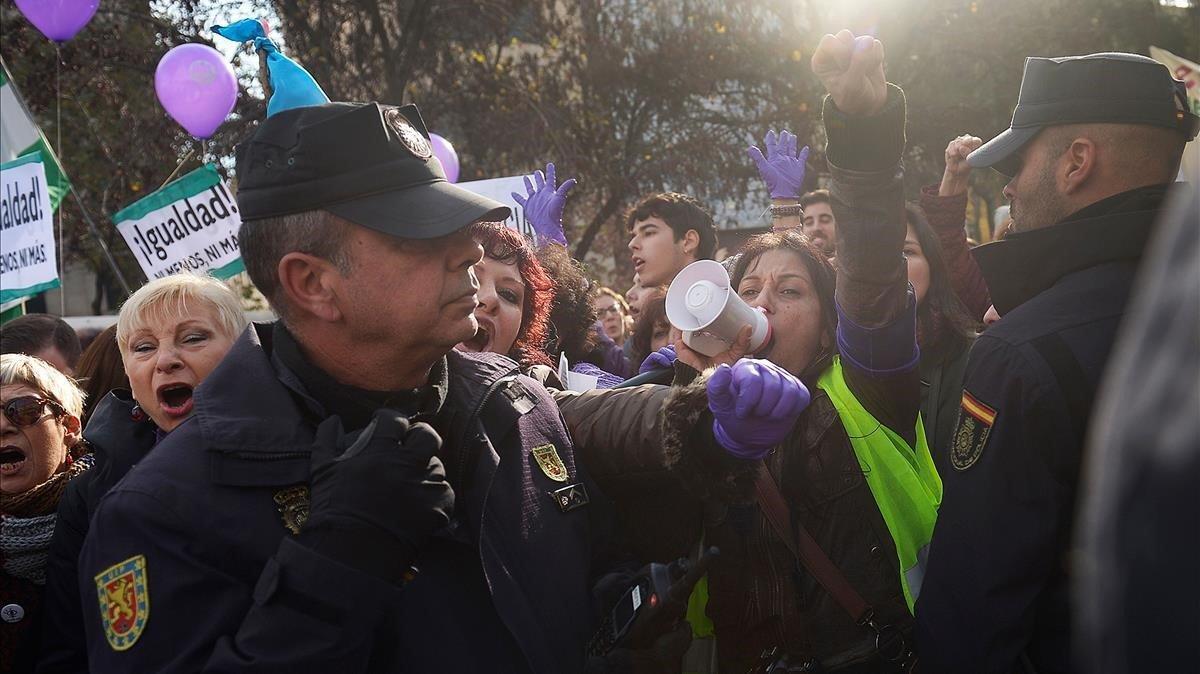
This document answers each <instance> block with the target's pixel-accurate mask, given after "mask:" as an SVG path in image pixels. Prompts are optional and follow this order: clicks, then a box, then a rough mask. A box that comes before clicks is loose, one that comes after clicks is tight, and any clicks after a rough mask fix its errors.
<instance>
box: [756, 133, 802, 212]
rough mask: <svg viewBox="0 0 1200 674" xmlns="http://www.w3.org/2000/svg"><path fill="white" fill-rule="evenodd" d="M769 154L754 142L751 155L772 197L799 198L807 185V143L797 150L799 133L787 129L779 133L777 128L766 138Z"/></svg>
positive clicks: (765, 142) (764, 140)
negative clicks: (805, 180) (776, 132)
mask: <svg viewBox="0 0 1200 674" xmlns="http://www.w3.org/2000/svg"><path fill="white" fill-rule="evenodd" d="M763 142H764V144H765V145H766V146H767V156H765V157H764V156H763V153H762V150H760V149H758V148H757V147H754V146H751V147H750V149H749V150H748V152H749V154H750V158H751V159H753V160H754V163H755V165H757V166H758V175H760V176H761V177H762V179H763V182H765V183H766V184H767V189H768V190H770V191H771V198H772V199H797V198H799V197H800V190H801V188H802V187H803V186H804V170H805V162H806V161H808V146H807V145H805V146H804V149H803V150H800V152H799V153H797V152H796V135H795V134H792V133H789V132H788V131H787V129H784V130H783V131H782V132H781V133H780V134H779V135H778V136H776V135H775V131H774V129H772V130H771V131H768V132H767V137H766V138H764V139H763Z"/></svg>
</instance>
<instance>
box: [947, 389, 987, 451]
mask: <svg viewBox="0 0 1200 674" xmlns="http://www.w3.org/2000/svg"><path fill="white" fill-rule="evenodd" d="M995 421H996V410H994V409H992V408H991V407H988V406H987V405H985V404H983V403H981V402H979V399H978V398H976V397H975V396H973V395H971V394H970V393H969V392H967V391H965V390H964V391H963V397H962V407H961V408H960V409H959V411H958V426H957V427H956V428H955V429H954V446H953V447H952V448H951V449H950V465H952V466H954V469H955V470H966V469H968V468H970V467H971V466H974V465H975V462H976V461H978V460H979V457H980V456H981V455H982V454H983V448H984V446H985V445H987V441H988V434H990V433H991V432H992V424H993V423H994V422H995Z"/></svg>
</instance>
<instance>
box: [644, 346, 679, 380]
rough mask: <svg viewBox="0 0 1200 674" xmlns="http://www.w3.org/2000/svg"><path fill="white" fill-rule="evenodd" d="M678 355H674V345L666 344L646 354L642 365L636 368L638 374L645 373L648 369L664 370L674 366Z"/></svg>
mask: <svg viewBox="0 0 1200 674" xmlns="http://www.w3.org/2000/svg"><path fill="white" fill-rule="evenodd" d="M678 357H679V356H677V355H675V347H674V346H672V345H670V344H668V345H666V346H664V347H663V348H661V349H659V350H658V351H655V352H654V353H652V354H650V355H649V356H646V360H643V361H642V366H641V367H639V368H638V374H646V373H647V372H649V371H650V370H665V369H667V368H669V367H674V365H675V359H676V358H678Z"/></svg>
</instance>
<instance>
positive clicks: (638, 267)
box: [633, 255, 646, 274]
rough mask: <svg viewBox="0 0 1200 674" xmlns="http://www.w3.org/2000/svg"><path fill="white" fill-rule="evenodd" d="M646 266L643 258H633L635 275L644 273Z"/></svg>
mask: <svg viewBox="0 0 1200 674" xmlns="http://www.w3.org/2000/svg"><path fill="white" fill-rule="evenodd" d="M644 266H646V261H645V260H643V259H642V258H640V257H638V256H636V255H634V256H633V271H634V273H637V274H640V273H642V267H644Z"/></svg>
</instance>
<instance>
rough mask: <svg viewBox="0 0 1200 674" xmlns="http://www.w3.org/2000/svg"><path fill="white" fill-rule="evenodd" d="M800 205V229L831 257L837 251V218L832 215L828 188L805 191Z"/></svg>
mask: <svg viewBox="0 0 1200 674" xmlns="http://www.w3.org/2000/svg"><path fill="white" fill-rule="evenodd" d="M800 206H801V208H803V209H804V215H803V216H801V225H800V226H801V231H803V232H804V234H805V236H807V237H808V238H809V239H812V242H813V243H815V244H817V245H818V246H820V248H821V250H822V251H824V252H825V256H826V257H833V256H834V255H835V254H836V253H837V218H835V217H833V203H832V201H831V200H830V197H829V190H813V191H811V192H807V193H805V194H804V195H803V196H801V197H800Z"/></svg>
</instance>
